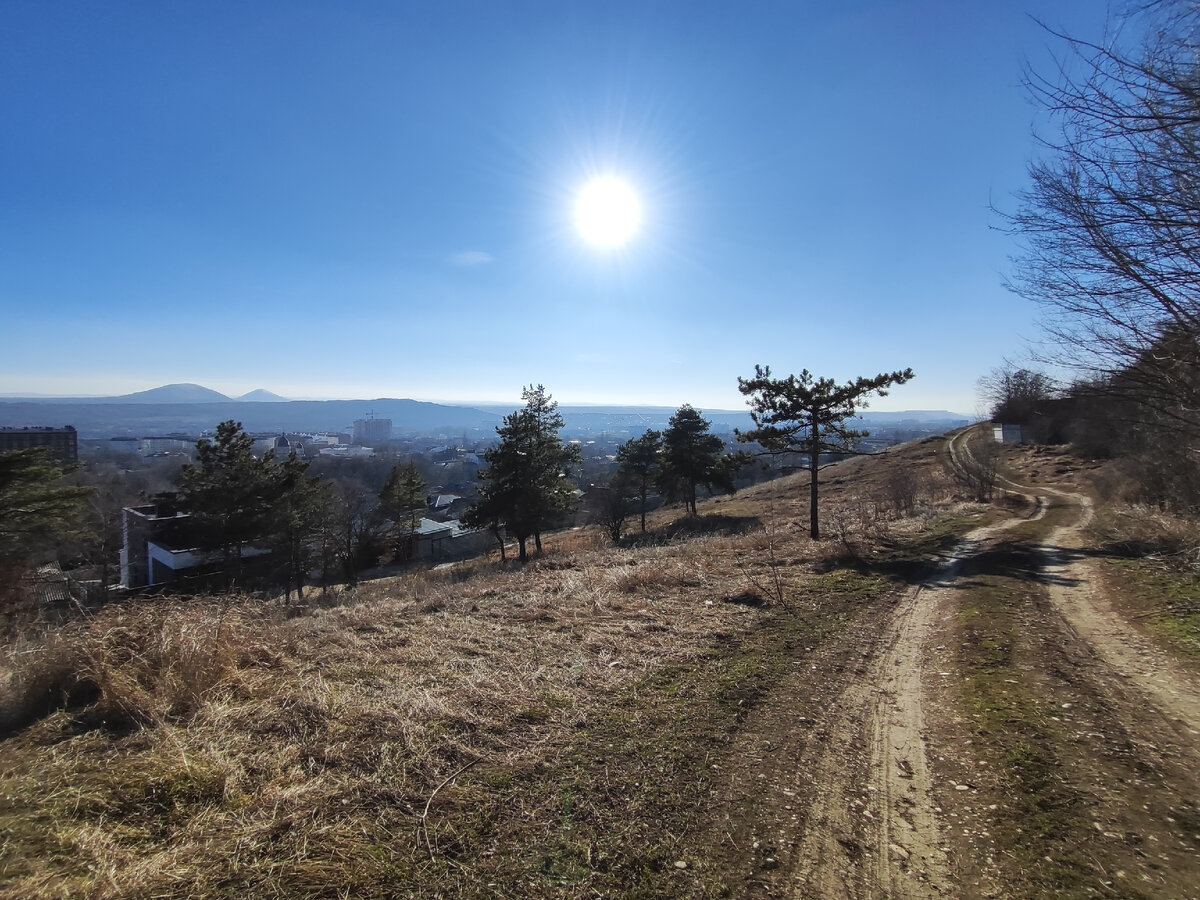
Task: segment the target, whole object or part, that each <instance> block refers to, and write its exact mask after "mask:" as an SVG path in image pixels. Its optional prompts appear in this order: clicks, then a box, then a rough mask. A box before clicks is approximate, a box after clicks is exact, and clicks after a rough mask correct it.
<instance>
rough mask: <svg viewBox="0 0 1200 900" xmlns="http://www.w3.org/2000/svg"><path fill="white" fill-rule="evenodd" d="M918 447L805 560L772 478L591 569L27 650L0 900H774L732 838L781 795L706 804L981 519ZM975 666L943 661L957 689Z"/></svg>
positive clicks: (515, 571) (858, 490)
mask: <svg viewBox="0 0 1200 900" xmlns="http://www.w3.org/2000/svg"><path fill="white" fill-rule="evenodd" d="M945 452H946V451H945V443H944V441H943V440H941V439H930V440H926V441H923V442H919V443H915V444H910V445H905V446H904V447H900V448H894V449H893V450H891V451H889V452H887V453H885V454H881V455H879V456H876V457H869V458H862V459H856V460H852V461H849V462H846V463H842V464H839V465H838V466H836V467H833V468H831V469H828V470H826V472H825V473H824V476H825V490H824V492H823V495H822V511H823V515H824V523H825V527H826V531H827V535H828V536H827V537H826V538H825V539H824V540H822V541H820V542H812V541H810V540H809V539H808V537H807V526H808V521H807V483H806V479H805V476H804V475H799V476H790V477H788V478H784V479H781V480H778V481H775V482H772V483H769V484H764V485H760V486H758V487H756V488H753V489H751V490H747V491H745V492H743V493H739V494H737V495H735V496H732V497H722V498H715V499H711V500H709V501H707V502H706V503H704V504H703V505H702V515H701V516H700V518H699V519H697V520H687V519H684V518H682V517H681V513H680V512H679V511H678V510H672V509H664V510H659V511H657V512H656V513H655V514H654V515H653V516H652V519H651V522H650V534H648V535H646V536H645V537H644V538H640V539H639V536H637V535H633V536H631V537H630V539H628V540H627V541H626V542H625V543H624V544H622V545H621V546H616V547H614V546H612V545H611V544H610V543H609V542H608V540H607V539H606V537H605V536H604V534H603V532H601V531H600V530H599V529H594V528H585V529H581V530H576V531H569V532H564V533H560V534H557V535H553V536H551V537H550V538H549V540H548V541H547V546H546V552H545V554H544V556H543V557H541V558H539V559H536V560H534V561H532V562H531V563H530V564H528V565H526V566H525V567H524V568H520V567H515V566H510V567H508V568H502V567H501V566H500V565H499V563H498V561H497V559H496V558H495V557H494V556H493V557H490V558H486V559H478V560H473V561H469V562H465V563H460V564H454V565H448V566H441V567H438V568H437V569H434V570H431V571H424V572H418V573H413V574H409V575H403V576H399V577H391V578H383V579H379V580H376V581H371V582H368V583H365V584H362V585H360V586H359V587H358V588H356V589H353V590H346V591H342V592H337V593H332V594H330V595H327V596H321V595H320V594H318V593H313V594H312V595H310V596H309V597H308V598H307V601H306V603H305V604H304V605H303V606H297V605H292V606H287V605H284V604H282V603H279V602H270V603H264V602H262V601H260V600H258V599H256V598H249V597H186V598H145V599H139V600H135V601H129V602H125V603H119V604H113V605H110V606H108V607H105V608H103V609H101V610H99V611H98V612H96V613H95V614H94V615H93V616H91V617H90V618H87V619H80V620H77V621H74V622H71V623H68V624H65V625H62V626H57V627H54V628H50V629H48V630H47V629H43V630H32V631H30V633H29V634H27V635H26V636H25V637H24V638H23V639H21V640H17V641H14V642H12V643H10V644H9V645H8V646H7V647H6V650H5V657H4V663H5V672H4V680H3V682H0V690H2V694H0V700H2V709H3V714H4V716H5V720H6V722H7V726H8V727H7V731H8V735H7V737H5V738H4V739H3V740H0V787H2V790H0V834H2V835H3V841H2V842H0V894H3V895H4V896H11V897H31V898H36V897H66V896H86V897H113V898H117V897H122V898H125V897H189V898H191V897H233V896H237V897H339V896H344V897H369V896H387V897H392V896H422V897H426V896H499V897H514V898H515V897H528V896H567V897H571V896H578V897H585V896H587V897H593V896H646V897H649V896H664V895H669V896H729V895H743V894H747V893H756V892H761V891H767V892H771V891H774V890H776V889H778V890H786V888H785V886H784V885H785V884H786V879H787V878H790V877H793V875H794V872H793V871H792V870H791V869H789V868H788V866H787V865H780V864H779V863H778V862H777V861H776V858H775V857H770V858H766V857H765V856H764V854H765V853H766V851H765V850H764V849H762V848H760V843H762V841H761V840H760V837H759V825H758V824H755V823H756V822H758V821H759V818H761V815H762V814H763V813H762V811H763V810H766V809H775V810H776V811H777V812H779V814H780V815H787V816H790V817H791V819H792V820H793V821H796V820H797V814H796V813H795V812H792V810H793V805H792V804H793V803H799V801H798V800H791V799H789V798H791V797H793V796H794V795H793V793H792V792H791V790H790V789H782V788H781V791H782V792H776V791H773V790H770V789H769V788H763V787H756V788H754V792H751V793H750V794H747V792H746V791H743V790H742V788H740V787H737V785H741V784H755V785H762V784H764V783H766V784H773V780H774V779H775V778H776V776H775V775H771V774H770V773H771V772H773V771H774V770H773V769H772V768H771V765H772V764H771V762H770V760H769V759H766V757H765V756H764V751H763V750H762V747H763V746H767V747H768V749H770V748H772V747H773V746H776V745H778V743H779V742H780V741H781V740H784V741H786V740H788V739H789V735H791V736H792V739H794V740H796V741H805V740H808V738H806V737H805V736H804V735H805V734H807V732H803V733H801V732H798V731H797V730H796V729H797V726H796V724H795V722H796V721H801V722H807V723H808V724H807V725H805V726H804V727H805V728H809V727H812V721H813V720H814V718H816V719H818V720H819V719H820V717H821V716H822V715H826V714H828V713H829V711H830V709H832V708H833V707H835V706H836V705H837V702H838V701H837V699H836V698H837V697H838V696H839V695H838V694H837V691H839V690H841V689H842V688H844V687H845V685H846V684H847V683H848V681H851V680H853V678H854V677H855V674H854V673H856V672H858V673H863V672H866V670H865V669H864V668H863V663H862V660H863V659H865V658H867V657H868V656H870V655H871V654H872V653H873V652H874V651H873V650H872V648H873V647H874V646H875V644H873V643H871V642H872V641H874V640H876V639H875V638H874V637H873V635H876V634H879V633H882V632H883V631H884V630H886V629H885V626H886V625H887V623H888V622H890V621H891V620H892V618H893V617H894V616H895V610H896V609H898V608H899V607H898V606H897V604H898V603H900V599H901V597H904V596H913V590H914V587H913V586H914V585H919V584H920V583H921V579H922V578H923V577H924V575H925V573H926V572H927V571H928V570H929V567H930V565H931V564H932V562H931V561H934V560H936V559H937V557H938V555H939V554H945V553H946V552H948V550H949V549H950V548H951V547H953V546H955V545H956V542H957V541H958V540H959V537H960V536H961V535H962V534H963V533H965V532H966V531H968V530H970V529H971V528H973V527H977V526H979V525H981V524H986V523H988V522H998V521H1000V520H1002V519H1004V518H1005V517H1006V516H1011V515H1012V513H1011V511H1009V510H1008V509H1007V508H1006V507H1005V505H1004V504H1003V503H998V504H995V505H983V504H975V503H970V502H966V501H965V500H963V499H962V498H960V497H958V496H957V495H956V492H955V488H954V486H953V485H952V483H951V482H950V481H949V479H948V478H947V476H946V475H945V474H944V467H943V460H944V456H945ZM635 527H636V524H635ZM1022 583H1024V582H1022ZM916 590H917V591H919V590H920V587H917V588H916ZM964 627H965V626H964ZM970 627H975V625H974V624H970ZM1006 627H1007V626H1006ZM964 646H965V645H964ZM963 652H964V654H965V653H967V651H966V650H964V651H963ZM984 662H986V665H987V666H990V665H992V663H991V662H987V661H984ZM984 662H980V663H979V665H978V667H976V668H971V667H970V666H971V664H972V659H971V658H970V657H969V655H968V656H963V657H962V664H963V665H964V666H965V667H966V668H965V669H964V675H963V679H964V683H966V682H967V680H968V679H969V678H974V677H984V676H986V672H985V669H986V666H985V665H984ZM943 664H944V665H952V664H955V663H954V661H953V660H950V661H947V662H945V663H943ZM981 673H982V674H981ZM860 677H866V676H865V675H862V676H860ZM785 687H786V691H785V690H784V688H785ZM946 702H947V703H959V704H962V706H963V708H964V709H966V708H969V705H970V703H971V699H970V698H969V697H966V698H963V697H959V698H958V699H955V697H954V696H952V695H947V698H946ZM780 710H788V711H790V712H789V715H792V716H794V717H799V718H798V719H789V720H788V721H787V722H786V723H785V724H781V722H782V721H783V720H781V719H778V718H773V716H776V717H777V714H781V713H780V712H779V711H780ZM946 727H947V729H949V731H948V732H947V733H948V734H949V733H950V732H952V731H953V727H954V726H953V723H949V724H947V725H946ZM981 727H982V726H981ZM995 727H996V728H997V729H998V731H1001V730H1002V729H1003V722H998V723H997V724H996V726H995ZM826 733H828V734H829V735H832V737H830V738H829V739H830V740H835V739H836V735H837V732H836V729H833V728H830V729H828V730H827V732H826V731H823V730H822V728H820V727H818V728H815V729H814V730H813V732H812V735H813V737H812V739H811V740H808V744H806V745H805V746H808V747H809V749H810V751H811V750H812V748H813V747H817V746H818V743H819V740H818V738H819V736H820V735H823V734H826ZM953 737H954V740H958V739H959V736H958V735H954V736H953ZM967 740H968V742H969V740H970V739H969V738H968V739H967ZM764 742H765V744H764ZM814 742H817V743H814ZM802 749H803V748H802V747H801V748H800V749H798V750H797V753H800V752H801V750H802ZM833 749H834V750H836V748H833ZM805 752H809V751H805ZM813 752H815V751H813ZM799 758H800V757H799V756H798V757H797V759H799ZM764 759H766V761H765V762H762V760H764ZM775 759H776V761H777V762H778V761H779V760H781V759H782V755H778V756H776V757H775ZM755 760H757V761H758V762H753V764H751V761H755ZM779 764H780V765H782V763H779ZM957 764H958V762H956V761H955V760H951V761H949V762H945V763H944V765H946V766H951V765H957ZM789 765H791V764H790V763H789ZM793 768H794V766H793ZM780 771H782V770H780ZM764 773H765V774H764ZM780 777H782V776H780ZM755 779H758V780H757V781H756V780H755ZM763 779H766V781H765V782H764V781H763ZM735 788H736V790H735ZM1001 788H1003V789H1004V790H1008V789H1010V787H1008V786H1005V785H1000V787H998V788H997V789H998V790H1000V789H1001ZM755 792H757V793H755ZM735 795H736V797H735ZM768 796H769V797H770V798H772V799H762V798H764V797H768ZM731 798H734V799H731ZM747 798H748V799H747ZM735 800H736V802H735ZM776 803H777V804H778V805H777V806H773V804H776ZM785 809H786V810H787V812H786V813H785ZM723 823H727V824H723ZM802 824H803V823H802V822H801V824H800V825H796V826H795V827H801V826H802ZM814 827H815V826H814ZM764 840H765V839H764ZM772 840H776V841H777V840H778V838H777V837H773V838H772ZM955 840H956V839H954V838H947V841H948V842H950V843H951V844H953V845H954V846H955V847H957V846H959V845H958V843H955ZM751 845H752V846H751ZM765 846H767V845H766V844H763V847H765ZM771 846H773V845H771ZM964 852H966V851H964ZM776 856H778V857H779V859H783V860H784V861H785V862H786V858H785V857H784V855H783V854H782V853H779V854H776ZM776 867H778V868H776Z"/></svg>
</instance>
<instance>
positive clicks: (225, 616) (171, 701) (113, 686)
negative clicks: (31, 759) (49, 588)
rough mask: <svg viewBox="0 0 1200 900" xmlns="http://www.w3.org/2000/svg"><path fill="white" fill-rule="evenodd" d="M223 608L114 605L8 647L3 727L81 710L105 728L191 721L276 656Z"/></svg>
mask: <svg viewBox="0 0 1200 900" xmlns="http://www.w3.org/2000/svg"><path fill="white" fill-rule="evenodd" d="M225 606H226V601H216V600H211V599H210V600H196V601H193V602H179V601H141V602H138V603H136V604H132V605H131V606H129V607H118V606H112V607H109V608H107V609H105V610H103V611H101V613H100V614H99V615H97V616H95V617H93V618H90V619H88V620H86V621H79V622H73V623H69V624H67V625H65V626H63V627H61V628H54V629H50V630H48V631H47V632H45V633H44V634H42V635H40V636H36V637H32V638H27V639H25V640H23V641H21V642H19V643H16V644H13V645H10V646H9V647H8V649H7V653H6V657H7V658H6V661H5V662H6V666H5V668H6V670H7V672H6V674H7V678H6V679H5V683H4V688H3V692H2V693H0V723H3V727H4V730H5V731H9V730H12V729H14V728H19V727H21V726H23V725H27V724H29V723H30V722H31V721H33V720H35V719H37V718H38V717H40V716H43V715H46V714H48V713H50V712H52V711H54V710H55V709H60V708H69V707H80V706H86V707H87V712H86V717H85V719H86V722H87V723H89V724H96V725H104V726H106V727H109V728H124V727H133V726H141V725H148V724H151V723H155V722H162V721H183V720H186V719H188V718H190V717H191V716H192V715H194V714H195V713H196V712H197V711H198V710H199V708H200V707H201V705H202V704H203V703H204V702H205V700H206V698H207V697H209V696H210V695H212V694H214V693H216V692H219V691H222V690H232V689H234V688H235V686H236V679H235V677H234V676H235V673H236V671H237V669H238V666H239V663H240V664H244V665H250V664H262V663H263V662H264V661H269V660H271V659H272V658H274V657H275V654H274V653H273V651H271V650H270V649H269V648H268V647H266V646H262V645H259V644H258V643H257V642H255V641H253V640H250V641H247V640H245V638H244V636H243V634H242V632H243V631H244V627H245V622H243V621H240V617H239V616H238V615H237V614H236V613H234V612H232V611H230V610H228V609H226V608H225ZM81 721H84V720H81Z"/></svg>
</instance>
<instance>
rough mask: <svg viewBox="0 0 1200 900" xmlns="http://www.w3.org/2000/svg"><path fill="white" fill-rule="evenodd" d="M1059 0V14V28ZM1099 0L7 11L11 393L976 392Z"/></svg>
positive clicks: (898, 400) (1026, 326) (942, 397)
mask: <svg viewBox="0 0 1200 900" xmlns="http://www.w3.org/2000/svg"><path fill="white" fill-rule="evenodd" d="M1039 20H1040V22H1039ZM1040 23H1044V25H1045V26H1047V27H1049V28H1054V29H1063V30H1066V31H1069V32H1070V33H1072V34H1074V35H1077V36H1080V37H1084V38H1087V37H1094V36H1097V35H1098V33H1099V29H1100V28H1101V27H1102V25H1103V23H1102V21H1101V20H1100V18H1099V17H1098V16H1097V14H1096V9H1095V4H1089V3H1084V2H1082V0H1076V2H1048V0H1028V2H1026V3H1023V4H989V5H975V4H970V5H964V4H956V3H949V2H919V3H909V4H902V5H900V4H891V3H884V2H862V3H855V4H849V5H844V6H840V5H830V4H802V3H767V4H755V5H753V6H749V7H741V6H738V7H735V6H731V5H728V4H701V5H696V4H681V3H663V4H653V5H650V4H640V3H639V4H632V3H629V4H606V5H604V6H603V7H598V6H596V5H593V4H553V5H550V4H542V3H527V4H504V5H496V4H485V3H478V4H466V3H452V4H436V5H416V4H388V3H363V4H354V5H352V6H346V5H343V4H334V3H324V2H313V3H305V4H296V3H269V2H268V3H256V4H254V5H252V6H245V5H241V4H236V5H235V4H229V3H218V4H200V3H182V4H170V5H162V4H144V3H143V4H138V3H101V4H96V3H82V2H65V3H55V4H45V3H41V2H10V3H6V4H4V6H3V9H0V35H3V37H0V46H2V47H3V53H0V77H2V78H3V79H4V81H5V83H6V84H7V85H9V86H10V89H9V90H7V91H5V92H4V93H3V96H2V97H0V121H2V122H3V123H4V124H3V126H2V127H3V128H4V130H5V139H4V140H3V141H0V170H2V171H3V172H4V173H5V174H4V177H3V183H4V202H3V203H2V204H0V309H2V310H3V317H4V328H3V332H2V333H0V391H3V392H4V393H7V394H58V395H70V396H81V395H101V394H124V393H129V392H133V391H140V390H145V389H148V388H152V387H155V386H156V385H160V384H166V383H175V382H196V383H200V384H204V385H206V386H209V387H212V388H214V389H216V390H219V391H222V392H224V393H226V394H228V395H230V396H238V395H240V394H243V393H245V392H248V391H250V390H252V389H255V388H260V387H261V388H266V389H268V390H270V391H273V392H275V393H277V394H280V395H283V396H285V397H289V398H332V397H341V398H346V397H364V398H370V397H383V396H388V397H411V398H415V399H422V400H436V401H447V402H470V401H502V402H513V403H514V404H515V403H516V402H517V400H518V399H519V397H520V389H521V386H522V385H524V384H529V383H544V384H545V385H546V386H547V388H548V389H549V390H551V391H552V392H553V394H554V396H555V397H556V398H558V399H560V400H561V401H562V402H564V403H628V404H661V405H666V406H675V405H678V404H680V403H684V402H690V403H693V404H695V405H697V406H700V407H708V408H718V409H739V408H743V406H744V400H743V398H742V397H741V396H740V395H739V394H738V391H737V377H738V376H739V375H742V376H744V375H748V374H751V373H752V372H753V367H754V364H755V363H766V364H769V365H771V366H772V367H773V369H775V370H776V371H777V372H780V373H784V372H789V371H799V370H800V369H801V368H808V369H810V370H812V371H813V372H816V373H818V374H820V375H828V376H832V377H835V378H838V379H848V378H853V377H855V376H857V375H863V374H873V373H875V372H880V371H889V370H894V369H898V368H903V367H906V366H911V367H912V368H913V369H914V370H916V373H917V377H916V379H915V380H914V381H913V382H912V383H910V384H908V385H905V386H904V387H903V388H901V389H897V390H896V391H895V392H894V393H893V395H892V396H890V397H887V398H885V399H882V400H879V401H876V402H875V403H874V404H873V405H872V408H873V409H878V410H889V409H906V408H907V409H950V410H956V411H961V412H968V413H969V412H971V411H972V410H974V409H975V408H976V399H975V382H976V380H977V379H978V378H979V377H980V376H981V375H983V374H985V373H986V372H987V371H988V370H989V369H990V368H991V367H993V366H995V365H998V364H999V363H1000V362H1001V361H1002V360H1003V359H1004V358H1005V357H1009V356H1013V355H1016V354H1019V353H1020V351H1021V347H1022V346H1023V345H1024V341H1025V340H1026V339H1029V338H1034V337H1036V334H1037V328H1036V324H1035V319H1036V310H1035V309H1034V308H1033V307H1032V306H1031V305H1030V304H1028V303H1027V302H1025V301H1023V300H1021V299H1019V298H1017V297H1016V296H1014V295H1012V294H1010V293H1009V292H1007V291H1006V290H1005V288H1004V286H1003V279H1004V276H1005V273H1006V271H1007V270H1008V257H1009V256H1010V255H1012V254H1013V253H1015V252H1016V246H1015V244H1014V242H1013V241H1012V239H1010V238H1009V237H1008V236H1007V235H1005V234H1004V233H1002V232H1001V231H1000V230H998V226H1001V225H1002V224H1003V222H1002V219H1001V218H1000V217H999V216H998V214H997V213H996V212H994V211H993V210H992V209H991V208H990V207H991V206H992V205H995V206H996V207H999V208H1000V209H1004V208H1006V207H1011V206H1012V205H1013V203H1014V201H1013V195H1014V193H1015V192H1017V191H1019V190H1020V189H1021V188H1022V187H1023V186H1024V185H1025V183H1026V165H1027V163H1028V161H1029V159H1030V158H1031V156H1032V155H1033V154H1034V153H1035V152H1036V143H1035V140H1034V137H1033V128H1034V126H1035V125H1036V124H1037V123H1036V122H1035V111H1034V108H1033V107H1032V106H1031V105H1030V104H1029V102H1028V100H1027V98H1026V96H1025V93H1024V91H1023V88H1022V86H1021V78H1022V69H1023V66H1024V65H1025V64H1026V63H1028V64H1029V65H1032V66H1033V67H1035V68H1038V67H1043V68H1044V67H1046V66H1048V65H1051V64H1052V63H1051V56H1050V50H1049V49H1048V48H1049V47H1051V46H1052V45H1053V44H1054V38H1053V37H1052V36H1051V35H1050V34H1049V33H1048V32H1047V31H1046V29H1045V27H1043V24H1040Z"/></svg>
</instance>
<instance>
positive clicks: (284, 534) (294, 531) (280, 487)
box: [269, 453, 329, 599]
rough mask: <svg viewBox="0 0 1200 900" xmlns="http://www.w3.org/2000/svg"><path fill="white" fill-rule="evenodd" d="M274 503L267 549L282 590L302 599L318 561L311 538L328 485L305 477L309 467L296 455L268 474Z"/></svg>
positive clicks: (318, 521)
mask: <svg viewBox="0 0 1200 900" xmlns="http://www.w3.org/2000/svg"><path fill="white" fill-rule="evenodd" d="M269 471H270V475H271V477H272V480H273V481H274V485H273V486H272V490H271V494H273V499H274V502H273V504H272V508H271V513H270V540H269V542H270V548H271V552H272V553H273V554H274V555H275V558H276V559H277V560H278V565H277V566H276V571H278V572H281V573H282V574H283V584H284V590H285V591H286V592H287V596H288V597H289V598H290V597H291V593H292V588H293V587H294V588H295V589H296V596H297V597H299V598H301V599H303V597H304V585H305V583H306V582H307V581H308V572H309V570H310V569H311V568H312V566H313V563H314V562H315V560H316V557H317V547H316V546H314V538H315V537H316V536H317V534H318V531H319V528H320V525H321V520H322V518H323V516H324V512H325V510H326V508H327V495H328V493H329V485H328V484H327V483H326V482H323V481H321V480H319V479H317V478H310V477H309V476H308V463H306V462H304V461H303V460H301V459H299V458H298V457H297V456H296V454H295V453H290V454H288V458H287V459H285V460H284V461H283V462H282V463H281V464H280V465H278V466H274V467H273V468H271V469H270V470H269Z"/></svg>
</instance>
